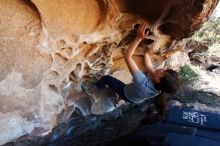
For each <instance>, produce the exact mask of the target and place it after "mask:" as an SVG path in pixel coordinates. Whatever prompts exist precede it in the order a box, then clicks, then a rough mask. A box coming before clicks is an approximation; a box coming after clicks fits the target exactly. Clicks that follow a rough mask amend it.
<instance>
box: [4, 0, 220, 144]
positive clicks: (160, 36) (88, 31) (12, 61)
mask: <svg viewBox="0 0 220 146" xmlns="http://www.w3.org/2000/svg"><path fill="white" fill-rule="evenodd" d="M216 4H217V0H193V1H192V0H179V1H175V0H172V1H170V0H165V1H164V0H154V1H153V0H149V1H147V2H146V1H144V0H140V1H138V2H135V1H132V0H109V1H105V0H98V1H95V0H84V1H80V0H71V1H70V0H62V1H61V0H56V1H44V0H32V1H29V0H13V1H8V0H1V1H0V66H1V68H0V72H1V75H0V131H4V132H3V133H1V135H0V145H1V144H4V143H6V142H9V141H12V140H13V139H15V138H17V137H20V136H22V135H25V134H28V133H31V134H32V135H34V136H39V135H42V134H45V132H46V131H48V130H51V129H52V128H53V127H54V126H55V125H56V124H57V123H58V122H61V121H63V120H64V121H65V120H66V119H68V117H69V116H70V115H71V114H72V112H74V110H75V107H78V108H79V107H82V105H83V108H81V110H83V111H86V112H85V113H84V114H85V115H90V114H102V113H105V112H107V111H109V109H105V108H103V107H101V106H100V105H105V104H106V102H109V98H107V97H105V100H103V98H104V97H103V98H102V96H101V95H100V97H94V96H92V95H90V94H89V95H88V94H85V93H84V92H82V91H81V88H80V86H81V82H82V81H84V80H86V79H91V78H93V79H94V78H95V79H98V78H100V77H101V76H103V75H105V74H111V75H113V76H116V77H117V78H119V79H122V80H123V81H124V82H126V83H128V82H130V81H131V77H130V75H129V72H128V70H127V68H126V65H125V62H124V60H123V54H124V51H125V50H126V48H127V47H128V45H129V43H130V42H131V41H132V40H133V39H134V37H135V29H134V28H136V24H138V23H143V22H145V23H148V24H149V26H150V32H151V35H150V36H149V37H148V38H147V39H145V40H144V41H143V42H142V43H141V45H140V48H138V49H137V51H136V52H135V55H134V59H135V60H136V61H137V63H138V65H139V66H140V68H141V69H142V70H144V68H143V52H144V49H149V48H150V49H151V57H152V60H153V62H163V61H165V60H166V59H168V58H169V57H170V55H171V54H172V53H174V52H176V51H178V49H180V48H177V49H175V50H172V49H171V47H170V46H172V45H171V43H172V42H173V41H174V40H177V41H178V40H180V39H182V38H184V37H187V36H188V35H189V34H190V33H192V32H193V31H194V30H195V29H197V28H198V27H199V26H200V25H201V24H202V23H203V22H204V21H205V20H206V19H207V17H208V16H209V15H210V14H211V12H212V11H213V9H214V7H215V6H216ZM81 103H82V104H81ZM113 106H114V105H113ZM91 107H93V109H96V110H91ZM111 108H112V109H113V108H116V107H115V106H114V107H111ZM85 109H86V110H85ZM98 109H99V110H98ZM62 111H66V112H62ZM94 111H95V112H94ZM60 113H65V114H63V115H61V116H59V117H57V115H58V114H60ZM60 117H61V118H60ZM15 127H16V130H15Z"/></svg>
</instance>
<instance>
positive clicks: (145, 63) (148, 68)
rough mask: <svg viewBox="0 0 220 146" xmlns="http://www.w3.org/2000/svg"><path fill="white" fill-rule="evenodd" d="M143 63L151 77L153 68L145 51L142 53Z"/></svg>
mask: <svg viewBox="0 0 220 146" xmlns="http://www.w3.org/2000/svg"><path fill="white" fill-rule="evenodd" d="M144 65H145V69H146V71H147V74H148V75H149V76H150V77H152V76H153V74H154V68H153V65H152V62H151V59H150V55H149V52H148V51H146V52H145V54H144Z"/></svg>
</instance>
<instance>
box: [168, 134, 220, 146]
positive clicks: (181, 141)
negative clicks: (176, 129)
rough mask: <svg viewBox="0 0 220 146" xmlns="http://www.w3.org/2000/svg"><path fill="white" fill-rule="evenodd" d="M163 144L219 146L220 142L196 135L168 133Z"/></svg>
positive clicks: (171, 145) (169, 145)
mask: <svg viewBox="0 0 220 146" xmlns="http://www.w3.org/2000/svg"><path fill="white" fill-rule="evenodd" d="M165 146H220V142H219V141H215V140H210V139H206V138H202V137H197V136H188V135H181V134H174V133H169V134H167V136H166V138H165Z"/></svg>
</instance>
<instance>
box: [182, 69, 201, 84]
mask: <svg viewBox="0 0 220 146" xmlns="http://www.w3.org/2000/svg"><path fill="white" fill-rule="evenodd" d="M179 76H180V78H181V79H182V80H183V81H184V82H188V81H194V80H196V79H197V78H198V76H199V75H198V74H197V73H196V72H195V71H194V70H193V69H192V68H191V67H190V65H184V66H183V67H181V68H180V71H179Z"/></svg>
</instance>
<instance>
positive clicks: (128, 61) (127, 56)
mask: <svg viewBox="0 0 220 146" xmlns="http://www.w3.org/2000/svg"><path fill="white" fill-rule="evenodd" d="M147 27H148V26H147V25H146V24H141V25H140V26H139V28H138V31H137V36H136V38H135V40H134V41H133V42H132V43H131V45H130V46H129V48H128V49H127V50H126V53H125V56H124V57H125V62H126V64H127V66H128V68H129V70H130V72H131V74H132V76H133V75H134V73H135V72H136V71H137V70H138V66H137V64H136V63H135V61H134V60H133V58H132V55H133V54H134V51H135V50H136V48H137V46H138V45H139V43H140V42H141V41H142V40H143V39H144V38H145V37H146V36H147V35H148V32H147V34H145V30H146V29H147Z"/></svg>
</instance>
